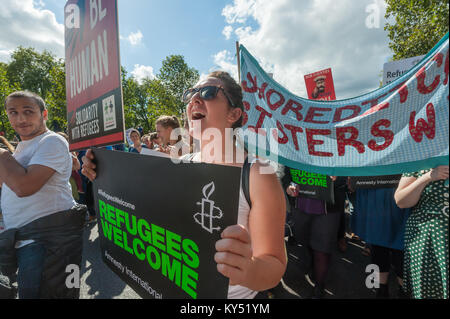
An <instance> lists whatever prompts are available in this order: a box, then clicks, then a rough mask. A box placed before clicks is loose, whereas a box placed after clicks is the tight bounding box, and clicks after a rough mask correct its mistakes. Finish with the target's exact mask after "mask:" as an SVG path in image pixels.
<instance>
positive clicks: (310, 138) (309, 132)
mask: <svg viewBox="0 0 450 319" xmlns="http://www.w3.org/2000/svg"><path fill="white" fill-rule="evenodd" d="M330 134H331V131H330V130H319V129H310V128H307V129H306V142H307V143H308V152H309V154H310V155H314V156H322V157H332V156H333V153H329V152H319V151H316V149H315V146H316V145H322V144H323V143H324V141H322V140H316V139H314V135H330Z"/></svg>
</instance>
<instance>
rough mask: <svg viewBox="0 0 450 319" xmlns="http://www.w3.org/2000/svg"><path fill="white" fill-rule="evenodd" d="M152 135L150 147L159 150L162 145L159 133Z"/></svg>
mask: <svg viewBox="0 0 450 319" xmlns="http://www.w3.org/2000/svg"><path fill="white" fill-rule="evenodd" d="M149 135H150V145H151V146H152V147H151V149H152V150H153V149H156V148H159V144H161V139H160V138H159V137H158V133H157V132H152V133H150V134H149Z"/></svg>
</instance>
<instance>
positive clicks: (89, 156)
mask: <svg viewBox="0 0 450 319" xmlns="http://www.w3.org/2000/svg"><path fill="white" fill-rule="evenodd" d="M94 159H95V156H94V153H92V150H91V149H88V150H87V152H86V155H85V156H83V158H82V159H81V160H82V161H83V166H82V167H83V169H82V170H81V173H82V174H83V175H84V176H86V177H87V178H89V180H90V181H91V182H92V181H93V180H94V179H95V177H97V173H96V172H95V168H96V165H95V164H94Z"/></svg>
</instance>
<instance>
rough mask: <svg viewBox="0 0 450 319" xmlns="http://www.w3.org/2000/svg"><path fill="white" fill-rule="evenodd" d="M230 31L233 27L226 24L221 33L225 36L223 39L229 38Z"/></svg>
mask: <svg viewBox="0 0 450 319" xmlns="http://www.w3.org/2000/svg"><path fill="white" fill-rule="evenodd" d="M232 33H233V27H232V26H231V25H227V26H226V27H225V28H223V31H222V34H223V35H224V36H225V39H227V40H230V37H231V34H232Z"/></svg>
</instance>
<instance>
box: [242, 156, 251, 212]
mask: <svg viewBox="0 0 450 319" xmlns="http://www.w3.org/2000/svg"><path fill="white" fill-rule="evenodd" d="M250 168H251V164H250V163H249V162H248V157H247V158H246V159H245V162H244V166H243V167H242V177H241V181H242V191H243V192H244V195H245V199H246V200H247V203H248V206H250V208H252V202H251V201H250Z"/></svg>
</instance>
